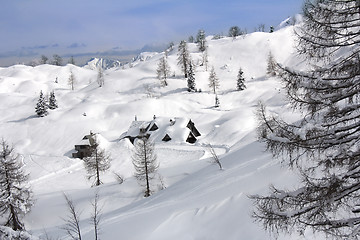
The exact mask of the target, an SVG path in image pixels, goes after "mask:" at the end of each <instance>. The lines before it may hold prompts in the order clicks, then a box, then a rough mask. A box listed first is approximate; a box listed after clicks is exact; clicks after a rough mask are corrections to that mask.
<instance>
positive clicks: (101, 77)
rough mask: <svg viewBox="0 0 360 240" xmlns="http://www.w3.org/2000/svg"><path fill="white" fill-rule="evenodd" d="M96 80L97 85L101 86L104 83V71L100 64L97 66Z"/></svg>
mask: <svg viewBox="0 0 360 240" xmlns="http://www.w3.org/2000/svg"><path fill="white" fill-rule="evenodd" d="M96 81H97V83H98V85H99V87H102V86H104V85H105V77H104V71H103V69H102V67H101V66H100V67H99V68H98V74H97V78H96Z"/></svg>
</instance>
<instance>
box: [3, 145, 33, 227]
mask: <svg viewBox="0 0 360 240" xmlns="http://www.w3.org/2000/svg"><path fill="white" fill-rule="evenodd" d="M0 144H1V146H0V214H1V216H2V219H6V222H5V226H8V227H11V228H12V229H13V230H15V231H17V230H25V227H24V224H23V222H22V221H21V218H22V217H23V216H24V215H25V214H26V213H28V212H29V211H30V209H31V207H32V205H33V198H32V191H31V190H30V188H29V187H27V186H26V185H27V180H28V176H29V175H28V174H25V173H24V171H23V164H22V162H21V161H20V159H19V155H17V154H16V153H15V152H14V148H13V147H10V146H9V145H8V143H7V142H6V141H5V140H4V139H2V140H1V142H0Z"/></svg>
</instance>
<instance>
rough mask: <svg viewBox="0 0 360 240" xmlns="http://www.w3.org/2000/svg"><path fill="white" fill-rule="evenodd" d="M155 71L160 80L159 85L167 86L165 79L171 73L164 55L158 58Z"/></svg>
mask: <svg viewBox="0 0 360 240" xmlns="http://www.w3.org/2000/svg"><path fill="white" fill-rule="evenodd" d="M156 72H157V77H158V79H159V80H160V83H161V86H163V87H165V86H167V85H168V83H167V79H168V77H169V75H170V74H171V69H170V66H169V64H168V62H167V60H166V58H165V57H162V58H160V61H159V63H158V68H157V70H156Z"/></svg>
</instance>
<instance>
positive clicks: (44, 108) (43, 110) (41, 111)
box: [35, 91, 48, 117]
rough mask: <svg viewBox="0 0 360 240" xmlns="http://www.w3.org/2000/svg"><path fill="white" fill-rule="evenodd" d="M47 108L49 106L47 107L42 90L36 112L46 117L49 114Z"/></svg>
mask: <svg viewBox="0 0 360 240" xmlns="http://www.w3.org/2000/svg"><path fill="white" fill-rule="evenodd" d="M47 109H48V107H47V103H46V99H45V97H44V94H43V92H42V91H40V96H39V100H38V102H37V104H36V107H35V112H36V114H37V115H38V116H39V117H44V116H46V115H47V114H48V111H47Z"/></svg>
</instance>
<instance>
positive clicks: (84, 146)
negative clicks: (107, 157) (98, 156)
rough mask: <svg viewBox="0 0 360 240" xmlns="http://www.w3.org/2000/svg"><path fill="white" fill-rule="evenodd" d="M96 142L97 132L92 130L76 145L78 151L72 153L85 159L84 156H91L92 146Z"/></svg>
mask: <svg viewBox="0 0 360 240" xmlns="http://www.w3.org/2000/svg"><path fill="white" fill-rule="evenodd" d="M94 144H95V134H93V133H92V132H90V134H89V135H85V136H84V137H83V139H82V140H81V141H80V142H79V143H78V144H77V145H75V150H76V151H77V152H75V153H72V157H73V158H80V159H83V158H84V157H89V156H90V155H91V151H92V147H93V146H94Z"/></svg>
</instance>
